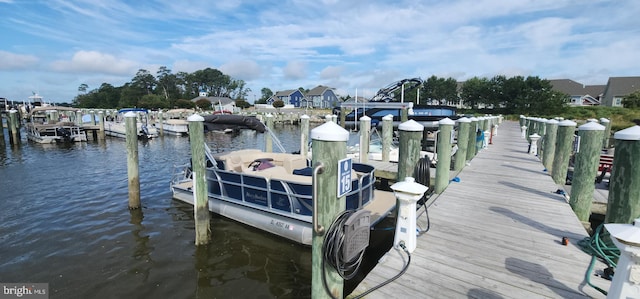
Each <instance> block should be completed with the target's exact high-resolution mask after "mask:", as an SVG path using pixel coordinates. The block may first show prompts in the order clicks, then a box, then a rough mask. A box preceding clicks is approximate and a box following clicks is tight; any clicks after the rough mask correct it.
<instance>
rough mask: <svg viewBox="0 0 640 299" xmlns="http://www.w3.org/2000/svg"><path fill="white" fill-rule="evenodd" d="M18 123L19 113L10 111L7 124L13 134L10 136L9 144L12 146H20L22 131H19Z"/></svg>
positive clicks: (13, 110)
mask: <svg viewBox="0 0 640 299" xmlns="http://www.w3.org/2000/svg"><path fill="white" fill-rule="evenodd" d="M16 123H18V111H17V110H16V109H13V108H11V110H9V119H8V122H7V126H8V127H9V131H10V132H11V135H10V136H9V142H10V143H11V144H20V131H19V130H18V126H17V125H16Z"/></svg>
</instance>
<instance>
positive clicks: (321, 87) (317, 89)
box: [306, 85, 332, 96]
mask: <svg viewBox="0 0 640 299" xmlns="http://www.w3.org/2000/svg"><path fill="white" fill-rule="evenodd" d="M327 90H332V88H330V87H327V86H324V85H318V86H316V87H314V88H313V89H312V90H309V92H307V94H306V95H307V96H321V95H322V94H324V93H325V91H327Z"/></svg>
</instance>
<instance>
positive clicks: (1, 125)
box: [0, 112, 4, 148]
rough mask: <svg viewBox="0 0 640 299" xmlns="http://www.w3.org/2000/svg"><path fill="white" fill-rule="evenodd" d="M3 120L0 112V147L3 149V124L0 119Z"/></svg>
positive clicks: (2, 114)
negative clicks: (0, 142) (0, 141)
mask: <svg viewBox="0 0 640 299" xmlns="http://www.w3.org/2000/svg"><path fill="white" fill-rule="evenodd" d="M3 118H4V113H2V112H0V139H2V141H3V142H2V144H0V146H2V147H3V148H4V122H3V121H2V119H3Z"/></svg>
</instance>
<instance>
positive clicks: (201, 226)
mask: <svg viewBox="0 0 640 299" xmlns="http://www.w3.org/2000/svg"><path fill="white" fill-rule="evenodd" d="M187 122H188V123H189V144H190V145H191V170H192V176H193V187H192V190H193V203H194V205H193V206H194V210H193V214H194V217H195V219H194V220H195V226H196V241H195V242H196V245H205V244H209V242H211V230H210V222H211V221H210V218H211V216H210V213H209V196H208V190H209V188H208V186H207V180H206V169H205V168H206V161H205V148H204V117H202V116H200V115H198V114H193V115H191V116H189V117H188V118H187ZM212 162H213V161H212Z"/></svg>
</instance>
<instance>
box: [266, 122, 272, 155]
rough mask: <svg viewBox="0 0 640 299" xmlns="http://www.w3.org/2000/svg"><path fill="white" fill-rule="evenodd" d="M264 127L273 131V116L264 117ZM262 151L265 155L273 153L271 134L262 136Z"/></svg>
mask: <svg viewBox="0 0 640 299" xmlns="http://www.w3.org/2000/svg"><path fill="white" fill-rule="evenodd" d="M266 125H267V128H268V129H269V131H271V130H273V114H271V113H268V114H267V115H266ZM264 151H265V152H266V153H272V152H273V139H272V137H271V134H269V133H268V132H267V133H265V134H264Z"/></svg>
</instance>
